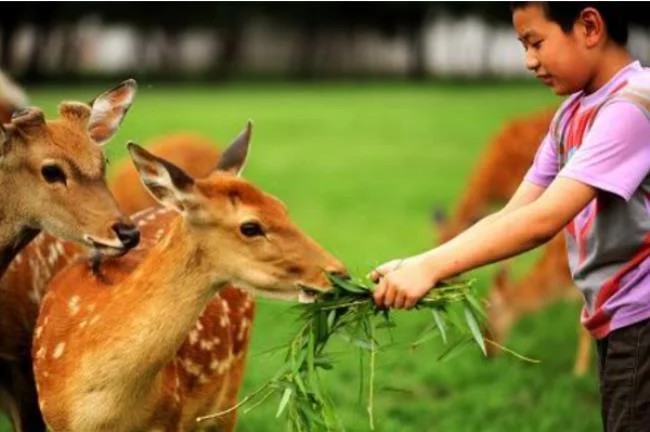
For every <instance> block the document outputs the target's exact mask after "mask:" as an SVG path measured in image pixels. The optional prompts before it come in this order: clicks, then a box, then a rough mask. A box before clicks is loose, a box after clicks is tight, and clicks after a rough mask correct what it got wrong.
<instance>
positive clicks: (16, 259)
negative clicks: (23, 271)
mask: <svg viewBox="0 0 650 432" xmlns="http://www.w3.org/2000/svg"><path fill="white" fill-rule="evenodd" d="M22 260H23V255H22V253H19V254H18V255H16V257H15V258H14V260H13V261H12V264H13V263H16V264H20V263H21V262H22Z"/></svg>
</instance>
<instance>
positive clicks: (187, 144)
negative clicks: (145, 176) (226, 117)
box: [108, 133, 221, 214]
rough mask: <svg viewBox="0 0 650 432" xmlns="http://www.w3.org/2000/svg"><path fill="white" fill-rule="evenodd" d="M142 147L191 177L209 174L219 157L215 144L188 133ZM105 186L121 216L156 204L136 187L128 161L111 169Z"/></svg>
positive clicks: (143, 190)
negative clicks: (110, 174)
mask: <svg viewBox="0 0 650 432" xmlns="http://www.w3.org/2000/svg"><path fill="white" fill-rule="evenodd" d="M145 147H146V148H147V149H148V150H149V151H150V152H151V153H153V154H155V155H156V156H158V157H160V158H163V159H165V160H167V161H168V162H171V163H173V164H174V165H176V166H177V167H179V168H180V169H182V170H183V171H185V172H186V173H187V174H189V175H190V176H192V177H195V178H203V177H205V176H207V175H208V174H210V172H211V171H212V170H213V169H214V167H215V166H217V161H218V160H219V156H220V154H221V153H220V152H219V149H218V147H217V144H215V143H214V142H212V141H211V140H209V139H207V138H204V137H202V136H200V135H195V134H190V133H178V134H174V135H169V136H164V137H160V138H158V139H156V140H154V141H152V142H150V143H149V144H147V145H146V146H145ZM108 187H109V189H110V190H111V192H112V193H113V196H114V197H115V199H116V201H117V203H118V205H119V206H120V209H121V210H122V211H123V212H124V213H125V214H134V213H136V212H138V211H140V210H144V209H146V208H149V207H153V206H155V205H156V201H155V200H154V199H153V198H152V197H151V195H150V194H149V192H147V190H146V189H145V188H143V187H142V185H141V184H140V178H139V177H138V172H137V171H136V169H135V167H134V166H133V164H132V163H131V161H130V160H129V161H128V162H126V161H125V162H123V163H121V164H120V165H119V166H117V167H116V168H115V170H114V171H113V175H112V176H111V180H110V181H109V185H108Z"/></svg>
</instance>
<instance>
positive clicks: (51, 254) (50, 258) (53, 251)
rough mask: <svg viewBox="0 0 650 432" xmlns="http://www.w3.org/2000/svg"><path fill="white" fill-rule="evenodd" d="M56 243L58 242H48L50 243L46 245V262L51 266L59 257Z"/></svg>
mask: <svg viewBox="0 0 650 432" xmlns="http://www.w3.org/2000/svg"><path fill="white" fill-rule="evenodd" d="M57 244H58V242H56V243H50V245H49V246H48V247H47V249H48V254H47V263H48V264H49V265H51V266H52V265H54V263H55V262H56V261H57V260H58V259H59V255H60V254H59V251H58V249H57V248H56V245H57Z"/></svg>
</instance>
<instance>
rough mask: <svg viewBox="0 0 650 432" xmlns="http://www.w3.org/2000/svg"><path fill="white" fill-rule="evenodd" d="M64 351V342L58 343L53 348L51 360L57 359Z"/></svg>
mask: <svg viewBox="0 0 650 432" xmlns="http://www.w3.org/2000/svg"><path fill="white" fill-rule="evenodd" d="M64 350H65V342H59V343H58V344H57V345H56V346H55V347H54V351H53V352H52V358H53V359H58V358H59V357H61V356H62V355H63V351H64Z"/></svg>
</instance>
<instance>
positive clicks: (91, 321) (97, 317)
mask: <svg viewBox="0 0 650 432" xmlns="http://www.w3.org/2000/svg"><path fill="white" fill-rule="evenodd" d="M97 321H99V314H97V315H95V316H94V317H92V319H91V320H90V322H89V323H88V325H93V324H96V323H97Z"/></svg>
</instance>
